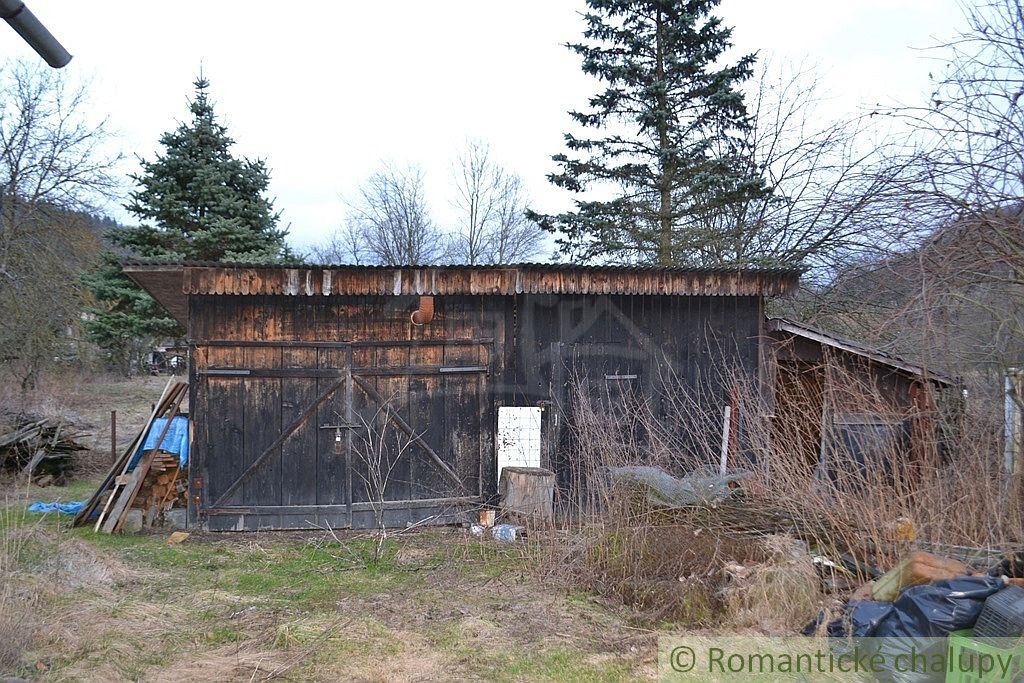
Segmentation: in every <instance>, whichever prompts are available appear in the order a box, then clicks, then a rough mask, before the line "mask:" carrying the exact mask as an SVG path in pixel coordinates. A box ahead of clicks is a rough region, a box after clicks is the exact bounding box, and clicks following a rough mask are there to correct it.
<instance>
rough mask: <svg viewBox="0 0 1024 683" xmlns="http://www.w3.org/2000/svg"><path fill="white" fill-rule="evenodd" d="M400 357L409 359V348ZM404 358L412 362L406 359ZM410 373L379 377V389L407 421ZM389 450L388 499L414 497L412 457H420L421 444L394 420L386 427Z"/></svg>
mask: <svg viewBox="0 0 1024 683" xmlns="http://www.w3.org/2000/svg"><path fill="white" fill-rule="evenodd" d="M397 350H399V351H404V352H405V353H404V354H399V356H400V357H402V358H405V359H408V356H409V354H408V349H406V348H403V349H397ZM403 362H408V360H405V361H403ZM409 379H410V378H409V376H408V375H401V376H398V377H378V378H377V392H378V393H379V394H380V395H381V397H382V398H383V399H384V400H385V401H386V402H387V403H388V405H389V406H390V408H391V410H393V411H394V412H395V413H397V414H398V415H400V416H401V417H402V419H404V420H405V422H406V424H411V422H410V405H409ZM383 434H384V437H385V439H384V444H385V449H386V451H387V456H386V458H387V466H388V467H389V468H391V474H390V477H389V479H388V483H387V489H386V491H385V494H386V499H387V500H410V499H411V498H412V459H413V458H414V457H417V454H418V453H417V452H418V451H420V450H421V449H420V447H419V446H417V445H415V444H413V443H412V442H411V437H410V436H409V435H408V434H406V433H405V432H404V431H403V430H402V429H400V428H399V426H398V424H397V423H396V422H395V421H394V420H390V421H388V422H387V424H386V427H385V428H384V429H383Z"/></svg>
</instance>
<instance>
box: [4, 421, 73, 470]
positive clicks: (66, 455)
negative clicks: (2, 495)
mask: <svg viewBox="0 0 1024 683" xmlns="http://www.w3.org/2000/svg"><path fill="white" fill-rule="evenodd" d="M11 423H12V426H11V427H9V428H7V431H6V432H0V467H2V468H3V469H4V470H6V471H9V472H16V473H18V474H22V475H24V476H26V477H29V478H31V479H32V481H33V482H34V483H36V484H38V485H40V486H47V485H49V484H63V483H65V482H66V481H67V480H68V479H69V478H70V477H71V474H72V472H73V471H74V467H75V458H74V455H75V453H76V452H77V451H85V450H89V449H88V446H83V445H82V444H81V443H79V441H78V440H79V439H83V438H85V437H87V436H89V435H88V434H85V433H82V432H81V431H79V430H77V429H76V428H75V427H74V426H73V425H72V424H70V423H68V422H67V421H65V420H62V419H59V418H39V417H36V416H30V415H21V416H19V417H16V418H14V419H13V420H11Z"/></svg>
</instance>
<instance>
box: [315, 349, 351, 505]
mask: <svg viewBox="0 0 1024 683" xmlns="http://www.w3.org/2000/svg"><path fill="white" fill-rule="evenodd" d="M318 355H319V367H320V368H321V369H340V368H345V366H346V365H347V362H348V349H345V348H332V349H319V351H318ZM337 381H338V378H337V377H320V378H318V380H317V395H318V396H319V395H320V393H321V392H323V391H326V390H327V389H328V387H330V386H331V385H332V384H334V383H336V382H337ZM346 392H347V390H346V388H345V387H344V386H343V387H341V388H339V389H338V390H337V391H335V392H334V393H333V394H332V395H331V396H329V397H327V398H326V399H325V400H324V402H323V403H321V404H320V407H319V408H318V409H317V415H316V419H315V424H314V427H315V428H316V430H317V468H316V502H317V504H318V505H343V504H345V503H346V502H347V501H348V493H347V482H348V471H347V466H346V465H347V457H346V446H347V438H346V437H347V435H346V433H345V431H344V430H342V431H341V432H338V431H337V430H335V429H323V427H324V426H325V425H340V424H344V423H345V422H346V415H347V412H348V411H347V401H348V396H347V393H346ZM311 419H312V418H311ZM339 436H340V438H341V440H340V441H339V440H338V437H339Z"/></svg>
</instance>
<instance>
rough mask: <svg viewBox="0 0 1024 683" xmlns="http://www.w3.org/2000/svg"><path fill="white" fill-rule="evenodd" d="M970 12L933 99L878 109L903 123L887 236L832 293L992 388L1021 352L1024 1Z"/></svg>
mask: <svg viewBox="0 0 1024 683" xmlns="http://www.w3.org/2000/svg"><path fill="white" fill-rule="evenodd" d="M965 20H966V28H965V30H964V31H962V32H961V33H960V34H959V35H958V36H956V37H955V38H954V39H953V40H952V41H950V42H948V43H946V44H944V45H940V46H938V47H936V48H935V50H936V54H935V56H936V59H938V60H940V61H941V62H942V63H941V64H939V65H938V68H937V69H936V76H935V87H934V90H933V92H932V93H931V96H930V98H929V102H928V103H927V104H926V105H921V106H902V107H897V108H892V109H885V110H881V109H880V110H879V111H878V112H877V114H878V115H879V116H883V117H885V118H887V119H888V120H890V121H892V122H893V124H894V125H896V126H901V127H903V128H905V129H906V131H907V132H906V133H905V134H904V135H903V136H902V137H900V138H896V139H893V140H891V141H890V143H889V145H888V148H887V150H886V155H887V157H888V158H887V167H886V173H887V174H888V175H887V177H886V183H887V184H888V187H887V188H886V190H885V191H884V192H882V193H880V195H879V196H878V197H875V198H872V200H871V201H870V202H869V203H870V209H871V210H870V212H869V215H870V217H871V220H872V221H873V222H874V223H875V225H877V226H878V229H877V230H875V231H874V233H873V234H874V236H875V237H876V238H882V239H884V240H885V241H887V242H888V244H884V245H883V247H884V248H883V249H882V250H880V251H881V253H879V254H877V255H871V256H872V257H871V258H865V259H862V260H859V261H854V262H852V263H849V264H848V265H847V267H846V268H845V269H844V272H843V273H842V274H841V277H840V278H838V279H837V281H836V282H835V284H834V285H833V286H832V287H830V288H829V289H828V291H827V292H826V294H827V296H825V297H822V300H824V301H827V302H828V304H827V305H828V312H829V314H830V315H831V316H832V318H833V319H836V318H838V319H840V320H841V321H842V322H843V323H846V324H848V325H849V327H850V331H851V333H853V334H857V335H859V336H865V337H874V338H875V341H877V342H878V343H880V344H885V345H889V346H891V347H892V348H894V349H896V350H898V351H900V352H902V353H905V354H908V355H910V356H913V357H916V359H917V360H918V361H920V362H922V363H925V364H928V365H932V366H934V367H937V368H939V369H943V370H946V371H947V372H951V373H953V374H958V375H962V374H968V375H969V374H971V373H980V375H981V377H980V379H982V380H983V381H982V382H981V384H982V385H988V386H989V387H995V386H996V385H995V383H994V382H993V381H992V380H993V377H992V375H999V374H1001V372H1002V368H1003V367H1005V365H1007V364H1010V363H1018V362H1020V360H1021V358H1022V357H1024V356H1022V355H1024V305H1022V304H1021V303H1020V302H1021V301H1024V101H1022V99H1021V98H1022V95H1024V2H1022V0H991V1H988V2H984V3H982V4H979V5H977V6H969V7H965ZM985 375H988V376H987V377H985Z"/></svg>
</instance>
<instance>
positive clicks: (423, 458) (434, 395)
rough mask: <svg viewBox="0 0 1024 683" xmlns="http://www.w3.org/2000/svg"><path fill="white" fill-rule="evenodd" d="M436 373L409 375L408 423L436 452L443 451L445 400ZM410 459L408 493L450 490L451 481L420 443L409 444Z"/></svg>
mask: <svg viewBox="0 0 1024 683" xmlns="http://www.w3.org/2000/svg"><path fill="white" fill-rule="evenodd" d="M441 392H442V387H441V378H440V376H438V375H415V376H412V377H410V378H409V420H408V422H409V426H411V427H412V428H413V431H414V432H415V433H416V434H418V435H420V437H421V438H422V439H423V440H424V441H425V442H426V443H427V445H428V446H430V448H432V449H433V451H434V452H435V453H436V454H438V455H439V456H440V455H441V454H442V453H444V403H443V398H442V396H441ZM410 456H411V457H410V460H409V479H410V487H409V488H410V496H411V497H412V498H414V499H417V498H443V497H445V496H447V495H449V494H450V493H451V490H452V482H451V480H450V479H449V478H448V477H447V476H446V475H445V474H444V472H442V471H441V469H440V468H439V467H438V466H437V464H436V463H435V462H434V460H433V458H432V457H431V456H430V454H429V453H428V452H427V451H426V450H425V449H423V448H422V447H421V446H420V445H418V444H414V445H413V446H412V448H411V452H410Z"/></svg>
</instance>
